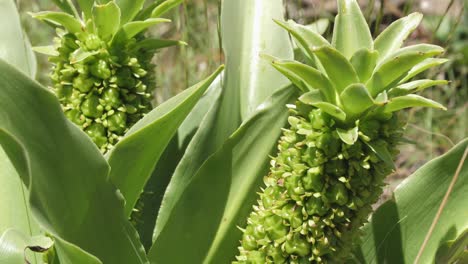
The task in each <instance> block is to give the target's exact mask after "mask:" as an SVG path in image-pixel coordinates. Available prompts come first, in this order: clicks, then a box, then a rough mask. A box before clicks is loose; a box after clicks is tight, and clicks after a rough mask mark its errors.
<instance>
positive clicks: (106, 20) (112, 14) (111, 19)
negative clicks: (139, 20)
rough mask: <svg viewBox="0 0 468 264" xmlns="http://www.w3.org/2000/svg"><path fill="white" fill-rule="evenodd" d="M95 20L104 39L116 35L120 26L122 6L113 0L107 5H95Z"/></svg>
mask: <svg viewBox="0 0 468 264" xmlns="http://www.w3.org/2000/svg"><path fill="white" fill-rule="evenodd" d="M92 13H93V22H94V25H95V26H96V30H97V33H98V35H99V37H100V38H101V39H102V40H104V41H109V38H110V37H112V36H114V34H115V33H116V32H117V30H118V29H119V26H120V15H121V13H120V8H119V7H118V6H117V4H116V3H115V2H113V1H111V2H109V3H107V4H105V5H96V4H95V5H94V6H93V9H92Z"/></svg>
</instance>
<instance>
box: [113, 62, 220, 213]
mask: <svg viewBox="0 0 468 264" xmlns="http://www.w3.org/2000/svg"><path fill="white" fill-rule="evenodd" d="M222 69H223V67H220V68H218V69H217V70H216V71H215V72H214V73H213V74H212V75H210V76H209V77H208V78H206V79H205V80H203V81H201V82H200V83H198V84H197V85H195V86H193V87H191V88H189V89H187V90H185V91H183V92H182V93H180V94H178V95H177V96H175V97H173V98H171V99H169V100H168V101H166V102H164V103H163V104H161V105H160V106H158V107H157V108H155V109H154V110H152V111H151V112H150V113H148V114H147V115H146V116H145V117H144V118H143V119H141V120H140V121H139V122H137V123H136V124H135V125H134V126H132V128H131V129H130V130H129V131H128V132H127V134H126V135H125V136H124V138H123V139H122V140H120V141H119V143H118V144H117V145H116V146H115V148H113V149H112V151H111V152H109V154H108V161H109V164H110V165H111V167H112V171H111V173H110V178H111V179H112V182H113V183H114V184H115V185H116V186H117V187H118V188H119V189H120V191H121V192H122V194H123V196H124V197H125V200H126V204H125V212H126V214H127V215H130V213H131V212H132V209H133V207H134V205H135V203H136V201H137V199H138V197H139V195H140V193H141V191H142V190H143V187H144V186H145V183H146V181H147V180H148V178H149V176H150V175H151V172H152V171H153V169H154V167H155V165H156V163H157V162H158V160H159V157H160V156H161V154H162V153H163V151H164V149H165V148H166V146H167V144H168V143H169V141H170V140H171V138H172V137H173V136H174V134H175V132H176V131H177V128H178V127H179V125H180V124H181V123H182V122H183V121H184V119H185V117H186V116H187V115H188V114H189V113H190V110H192V108H193V107H194V106H195V104H196V103H197V102H198V99H200V97H201V96H202V95H203V93H204V92H205V91H206V89H207V88H208V87H209V86H210V84H211V82H212V81H213V80H214V79H215V78H216V76H217V75H218V74H219V73H220V72H221V70H222ZM155 138H157V139H158V140H152V139H155ZM129 159H132V160H133V162H132V164H133V165H132V166H128V164H127V161H128V160H129Z"/></svg>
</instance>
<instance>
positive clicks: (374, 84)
mask: <svg viewBox="0 0 468 264" xmlns="http://www.w3.org/2000/svg"><path fill="white" fill-rule="evenodd" d="M443 51H444V49H443V48H441V47H439V46H436V45H430V44H418V45H413V46H409V47H405V48H402V49H400V50H398V51H397V52H395V53H393V54H392V55H390V56H389V57H388V58H387V59H385V60H383V61H382V62H381V63H380V64H379V65H377V67H376V69H375V71H374V73H373V74H372V76H371V78H370V79H369V81H367V83H366V86H367V88H368V89H369V91H370V93H371V95H372V96H376V95H377V94H379V93H380V92H382V91H384V90H387V89H388V88H390V87H391V86H392V85H393V84H396V83H398V82H399V81H400V80H401V78H403V77H405V75H406V74H407V72H408V71H409V70H410V69H411V68H413V67H414V66H415V65H417V64H418V63H420V62H421V61H423V60H425V59H427V58H429V57H433V56H435V55H438V54H441V53H442V52H443Z"/></svg>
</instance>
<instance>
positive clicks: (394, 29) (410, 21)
mask: <svg viewBox="0 0 468 264" xmlns="http://www.w3.org/2000/svg"><path fill="white" fill-rule="evenodd" d="M422 17H423V16H422V14H420V13H412V14H410V15H408V16H405V17H403V18H400V19H398V20H397V21H395V22H393V23H392V24H390V26H388V27H387V28H386V29H385V30H384V31H382V33H380V35H379V36H378V37H377V38H376V39H375V42H374V48H375V50H377V51H378V52H379V55H380V56H379V62H380V61H382V60H384V59H385V58H387V56H389V55H390V54H392V53H393V52H395V51H396V50H398V49H399V48H401V46H402V45H403V42H404V41H405V40H406V38H407V37H408V36H409V35H410V34H411V32H413V31H414V30H415V29H416V28H417V27H418V25H419V23H420V22H421V19H422Z"/></svg>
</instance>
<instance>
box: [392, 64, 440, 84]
mask: <svg viewBox="0 0 468 264" xmlns="http://www.w3.org/2000/svg"><path fill="white" fill-rule="evenodd" d="M448 61H449V60H448V59H441V58H428V59H425V60H423V61H421V62H420V63H418V64H416V65H415V66H414V67H413V68H411V70H409V71H408V73H407V74H406V76H405V77H404V78H403V79H401V81H400V82H399V83H405V82H407V81H408V80H409V79H411V78H413V77H414V76H416V75H418V74H419V73H421V72H423V71H425V70H427V69H429V68H432V67H435V66H439V65H441V64H444V63H446V62H448Z"/></svg>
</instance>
